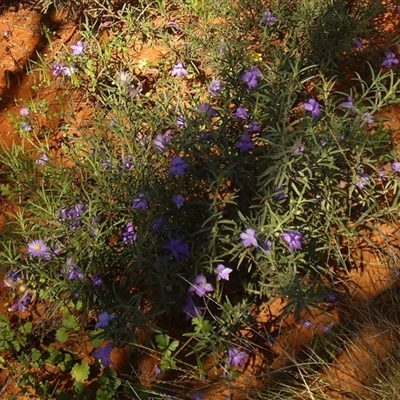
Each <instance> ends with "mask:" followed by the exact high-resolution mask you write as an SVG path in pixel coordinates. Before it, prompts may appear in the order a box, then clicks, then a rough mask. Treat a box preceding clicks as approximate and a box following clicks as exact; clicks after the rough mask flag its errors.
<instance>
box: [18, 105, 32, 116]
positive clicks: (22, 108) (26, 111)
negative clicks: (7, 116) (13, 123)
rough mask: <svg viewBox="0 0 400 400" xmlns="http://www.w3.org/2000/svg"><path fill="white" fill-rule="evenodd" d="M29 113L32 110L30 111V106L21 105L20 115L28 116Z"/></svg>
mask: <svg viewBox="0 0 400 400" xmlns="http://www.w3.org/2000/svg"><path fill="white" fill-rule="evenodd" d="M29 113H30V111H29V108H28V107H21V108H20V109H19V115H20V116H21V117H27V116H28V115H29Z"/></svg>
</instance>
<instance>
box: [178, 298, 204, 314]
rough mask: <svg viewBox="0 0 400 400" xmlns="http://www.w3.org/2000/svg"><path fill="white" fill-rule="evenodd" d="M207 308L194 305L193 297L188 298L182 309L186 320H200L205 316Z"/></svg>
mask: <svg viewBox="0 0 400 400" xmlns="http://www.w3.org/2000/svg"><path fill="white" fill-rule="evenodd" d="M205 309H206V308H205V307H197V306H196V304H195V303H194V301H193V299H192V296H190V295H188V296H186V302H185V305H184V306H183V308H182V311H183V312H184V313H185V314H186V320H189V319H190V318H198V317H201V316H202V315H203V314H204V311H205Z"/></svg>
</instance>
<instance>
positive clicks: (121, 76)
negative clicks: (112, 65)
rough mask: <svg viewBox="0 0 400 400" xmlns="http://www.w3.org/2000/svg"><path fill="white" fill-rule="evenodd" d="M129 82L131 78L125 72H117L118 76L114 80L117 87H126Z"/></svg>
mask: <svg viewBox="0 0 400 400" xmlns="http://www.w3.org/2000/svg"><path fill="white" fill-rule="evenodd" d="M130 80H131V76H130V75H129V73H128V72H125V71H121V72H118V75H117V78H116V81H117V83H118V85H120V86H124V85H127V84H129V81H130Z"/></svg>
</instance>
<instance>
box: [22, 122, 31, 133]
mask: <svg viewBox="0 0 400 400" xmlns="http://www.w3.org/2000/svg"><path fill="white" fill-rule="evenodd" d="M21 129H22V130H23V131H26V132H30V131H31V130H32V127H31V125H30V124H29V123H28V122H21Z"/></svg>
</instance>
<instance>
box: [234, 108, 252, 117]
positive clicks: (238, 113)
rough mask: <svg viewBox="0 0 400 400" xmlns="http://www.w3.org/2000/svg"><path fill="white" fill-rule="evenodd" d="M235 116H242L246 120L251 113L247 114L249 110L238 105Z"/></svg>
mask: <svg viewBox="0 0 400 400" xmlns="http://www.w3.org/2000/svg"><path fill="white" fill-rule="evenodd" d="M233 116H234V117H235V118H240V119H245V120H247V119H248V118H249V114H247V111H246V110H245V109H244V108H243V107H238V108H237V110H236V111H235V113H234V114H233Z"/></svg>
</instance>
